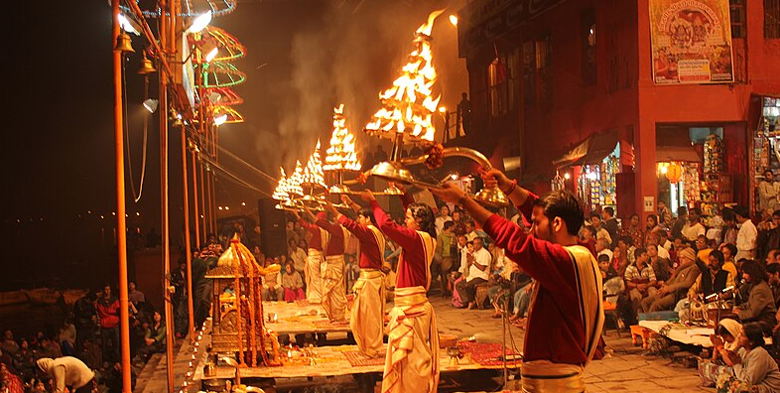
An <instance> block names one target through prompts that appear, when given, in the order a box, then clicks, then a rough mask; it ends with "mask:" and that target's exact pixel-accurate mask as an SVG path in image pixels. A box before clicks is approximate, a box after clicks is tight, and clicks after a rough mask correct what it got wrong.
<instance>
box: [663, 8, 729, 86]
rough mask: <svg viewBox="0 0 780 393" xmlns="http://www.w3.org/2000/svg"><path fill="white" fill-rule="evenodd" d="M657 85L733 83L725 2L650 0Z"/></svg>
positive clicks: (727, 15)
mask: <svg viewBox="0 0 780 393" xmlns="http://www.w3.org/2000/svg"><path fill="white" fill-rule="evenodd" d="M649 4H650V39H651V40H652V43H651V48H652V51H653V53H652V57H653V81H654V82H655V83H656V84H657V85H668V84H682V83H728V82H733V81H734V71H733V68H732V56H731V50H732V46H731V24H730V19H729V1H728V0H650V2H649Z"/></svg>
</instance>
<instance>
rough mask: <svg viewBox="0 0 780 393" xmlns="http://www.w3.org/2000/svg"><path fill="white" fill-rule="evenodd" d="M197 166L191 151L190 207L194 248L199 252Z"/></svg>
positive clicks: (193, 151)
mask: <svg viewBox="0 0 780 393" xmlns="http://www.w3.org/2000/svg"><path fill="white" fill-rule="evenodd" d="M197 168H198V164H197V161H196V159H195V150H194V149H193V150H192V206H193V208H194V213H195V247H197V248H198V251H200V245H201V242H200V212H199V209H198V171H197Z"/></svg>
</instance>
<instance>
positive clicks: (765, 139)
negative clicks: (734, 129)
mask: <svg viewBox="0 0 780 393" xmlns="http://www.w3.org/2000/svg"><path fill="white" fill-rule="evenodd" d="M758 103H759V105H758V112H759V114H760V116H759V119H758V122H757V124H756V127H755V128H754V131H753V135H752V142H753V148H752V149H751V151H750V152H751V160H750V161H751V170H752V173H753V176H752V177H751V180H752V184H751V188H750V189H751V190H752V192H751V193H750V202H751V203H750V205H751V206H753V208H754V211H755V212H756V213H757V214H761V213H762V212H761V210H762V209H763V210H767V207H766V206H764V205H766V203H765V202H763V203H762V201H761V199H760V197H759V187H760V186H761V183H762V182H763V181H764V180H765V179H764V174H765V173H766V171H767V170H769V171H771V172H772V173H773V174H774V179H775V181H777V179H778V175H780V97H772V96H761V97H759V100H758Z"/></svg>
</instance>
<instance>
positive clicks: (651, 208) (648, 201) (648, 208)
mask: <svg viewBox="0 0 780 393" xmlns="http://www.w3.org/2000/svg"><path fill="white" fill-rule="evenodd" d="M644 202H645V203H644V209H642V211H644V212H645V213H653V212H655V197H654V196H646V197H644Z"/></svg>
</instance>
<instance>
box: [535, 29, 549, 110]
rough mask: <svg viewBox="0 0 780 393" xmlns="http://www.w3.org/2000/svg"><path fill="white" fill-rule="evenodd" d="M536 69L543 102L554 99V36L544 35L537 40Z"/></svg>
mask: <svg viewBox="0 0 780 393" xmlns="http://www.w3.org/2000/svg"><path fill="white" fill-rule="evenodd" d="M536 71H537V73H538V77H539V87H540V95H541V101H542V103H545V104H547V103H549V102H550V101H551V100H552V93H553V83H552V82H553V81H552V36H551V35H550V34H546V35H544V37H543V38H541V39H539V40H537V41H536Z"/></svg>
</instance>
